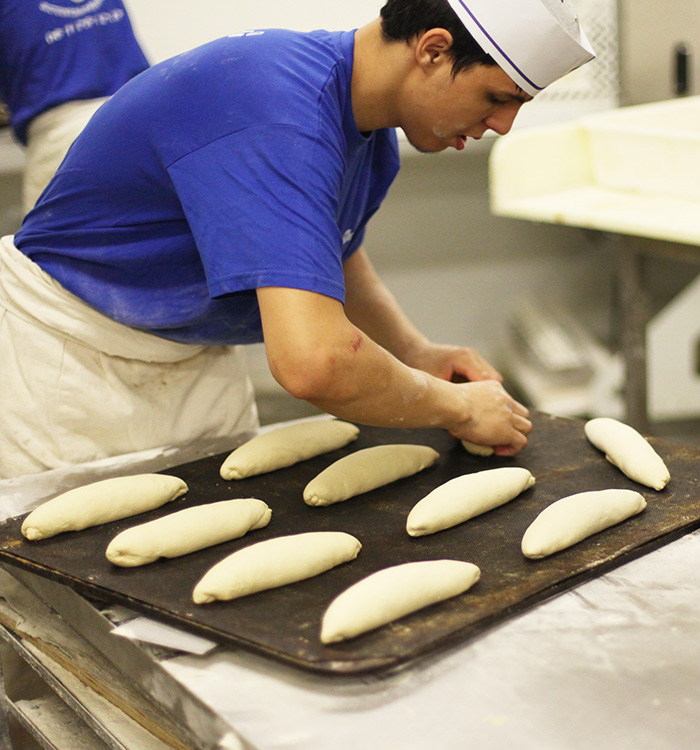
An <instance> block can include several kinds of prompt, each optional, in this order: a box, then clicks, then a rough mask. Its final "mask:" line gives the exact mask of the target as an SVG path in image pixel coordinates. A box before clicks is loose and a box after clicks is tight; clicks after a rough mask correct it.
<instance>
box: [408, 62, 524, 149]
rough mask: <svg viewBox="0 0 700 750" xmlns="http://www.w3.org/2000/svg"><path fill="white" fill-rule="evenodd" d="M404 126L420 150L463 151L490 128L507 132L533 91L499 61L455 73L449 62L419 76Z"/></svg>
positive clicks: (413, 84) (409, 95) (409, 101)
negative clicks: (517, 81)
mask: <svg viewBox="0 0 700 750" xmlns="http://www.w3.org/2000/svg"><path fill="white" fill-rule="evenodd" d="M406 93H407V96H406V98H405V104H406V106H405V107H404V110H403V117H402V123H401V127H402V129H403V131H404V132H405V134H406V137H407V138H408V141H409V143H410V144H411V145H412V146H413V147H414V148H416V149H418V150H419V151H423V152H427V153H429V152H438V151H444V150H445V149H446V148H450V147H452V148H455V149H457V150H458V151H461V150H462V149H463V148H464V147H465V145H466V143H467V139H468V138H474V139H476V140H478V139H479V138H481V137H482V136H483V135H484V133H485V132H486V131H487V130H493V131H494V132H496V133H498V134H499V135H505V134H506V133H507V132H508V131H509V130H510V128H511V126H512V125H513V121H514V120H515V116H516V115H517V114H518V111H519V110H520V107H521V106H522V105H523V104H524V103H525V102H527V101H529V100H530V99H531V97H530V96H529V95H528V94H526V93H524V92H523V91H522V90H521V89H519V88H518V87H517V86H516V85H515V83H514V82H513V81H512V79H511V78H510V77H509V76H508V75H507V74H506V73H504V72H503V70H502V69H501V68H499V67H498V66H496V65H494V66H487V65H474V66H472V67H471V68H468V69H467V70H463V71H461V72H460V73H458V74H457V76H455V77H454V78H453V77H452V75H451V69H450V68H449V66H444V65H443V66H441V67H440V68H439V69H438V70H436V71H434V72H432V73H431V74H430V75H427V76H423V77H421V78H419V79H417V80H414V81H413V82H412V83H411V85H410V86H409V88H408V89H407V92H406Z"/></svg>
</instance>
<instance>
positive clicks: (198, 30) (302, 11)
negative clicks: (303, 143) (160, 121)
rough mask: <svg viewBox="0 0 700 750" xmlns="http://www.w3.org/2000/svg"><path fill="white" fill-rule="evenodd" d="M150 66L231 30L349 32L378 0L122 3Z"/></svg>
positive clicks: (368, 16) (375, 7) (364, 19)
mask: <svg viewBox="0 0 700 750" xmlns="http://www.w3.org/2000/svg"><path fill="white" fill-rule="evenodd" d="M124 4H125V5H126V6H127V9H128V11H129V15H130V17H131V20H132V23H133V25H134V28H135V31H136V34H137V36H138V38H139V41H140V42H141V44H142V46H143V48H144V50H145V52H146V54H147V55H148V57H149V60H150V61H151V62H158V61H159V60H163V59H165V58H167V57H171V56H172V55H174V54H177V53H178V52H182V51H184V50H186V49H190V48H191V47H195V46H196V45H198V44H203V43H204V42H208V41H211V40H212V39H217V38H218V37H221V36H225V35H226V34H231V33H233V32H235V31H245V30H246V29H255V28H258V29H260V28H288V29H296V30H299V31H310V30H311V29H319V28H326V29H333V30H335V29H353V28H357V27H358V26H362V25H364V24H366V23H368V22H369V21H371V20H372V19H373V18H375V17H376V16H377V15H378V14H379V9H380V7H381V5H382V3H381V0H331V1H330V2H328V0H325V1H322V0H303V1H302V2H289V0H256V1H255V2H245V0H196V2H192V0H125V3H124Z"/></svg>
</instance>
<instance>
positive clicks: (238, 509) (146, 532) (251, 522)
mask: <svg viewBox="0 0 700 750" xmlns="http://www.w3.org/2000/svg"><path fill="white" fill-rule="evenodd" d="M271 517H272V511H271V510H270V508H269V507H268V506H267V504H266V503H264V502H263V501H262V500H258V499H256V498H254V497H249V498H240V499H237V500H222V501H221V502H218V503H207V504H206V505H197V506H196V507H194V508H185V509H184V510H180V511H178V512H177V513H170V514H169V515H167V516H163V518H157V519H156V520H155V521H148V522H147V523H142V524H140V525H139V526H132V527H131V528H130V529H125V530H124V531H122V532H121V533H120V534H117V535H116V536H115V537H114V539H112V541H111V542H110V543H109V545H108V547H107V551H106V553H105V554H106V556H107V559H108V560H109V561H110V562H113V563H114V564H115V565H120V566H121V567H125V568H131V567H135V566H137V565H146V564H147V563H152V562H154V561H155V560H157V559H158V558H159V557H179V556H180V555H186V554H188V553H190V552H195V551H197V550H200V549H204V548H205V547H211V546H213V545H215V544H221V542H227V541H229V540H230V539H237V538H238V537H241V536H243V535H244V534H247V533H248V532H249V531H253V530H254V529H262V528H263V527H264V526H267V524H268V523H270V518H271Z"/></svg>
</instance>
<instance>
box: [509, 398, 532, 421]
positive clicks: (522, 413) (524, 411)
mask: <svg viewBox="0 0 700 750" xmlns="http://www.w3.org/2000/svg"><path fill="white" fill-rule="evenodd" d="M513 414H517V415H518V416H519V417H525V418H526V419H527V418H528V417H529V416H530V410H529V409H528V408H527V406H523V405H522V404H521V403H519V402H518V401H513Z"/></svg>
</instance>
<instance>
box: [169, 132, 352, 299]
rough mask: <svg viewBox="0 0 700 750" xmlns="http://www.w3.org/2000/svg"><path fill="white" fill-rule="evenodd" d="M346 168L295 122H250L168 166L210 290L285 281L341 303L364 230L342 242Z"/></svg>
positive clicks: (214, 292) (220, 291) (215, 294)
mask: <svg viewBox="0 0 700 750" xmlns="http://www.w3.org/2000/svg"><path fill="white" fill-rule="evenodd" d="M342 169H343V158H342V156H341V154H340V153H339V150H338V149H337V148H333V147H331V146H329V145H328V144H327V143H324V142H323V140H322V139H319V138H318V137H316V136H315V135H314V134H313V133H311V132H308V131H304V130H302V129H300V128H298V127H296V126H290V125H265V126H260V127H249V128H246V129H244V130H241V131H239V132H236V133H234V134H231V135H228V136H225V137H223V138H220V139H218V140H216V141H214V142H212V143H209V144H207V145H206V146H204V147H202V148H199V149H197V150H196V151H194V152H192V153H190V154H188V155H186V156H184V157H181V158H180V159H179V160H178V161H177V162H176V163H175V164H173V165H171V166H170V167H169V169H168V172H169V174H170V176H171V179H172V180H173V183H174V185H175V188H176V190H177V193H178V196H179V198H180V200H181V202H182V206H183V209H184V211H185V215H186V217H187V221H188V223H189V225H190V227H191V230H192V233H193V235H194V237H195V241H196V245H197V248H198V250H199V253H200V257H201V259H202V263H203V266H204V269H205V274H206V279H207V284H208V287H209V292H210V294H211V296H212V297H219V296H222V295H225V294H229V293H231V292H237V291H241V290H246V289H257V288H259V287H265V286H284V287H293V288H299V289H305V290H309V291H315V292H319V293H321V294H325V295H328V296H331V297H334V298H336V299H339V300H340V301H343V300H344V293H345V291H344V283H343V268H342V263H343V260H344V259H345V258H346V257H347V256H348V255H349V254H350V253H351V252H352V251H354V250H355V249H356V248H357V246H358V244H359V243H360V242H361V239H362V233H363V232H362V231H360V232H357V233H356V235H355V236H354V237H353V240H352V242H350V243H346V244H345V246H344V245H343V237H342V236H341V232H340V229H339V228H338V225H337V218H336V213H337V211H338V194H339V192H340V191H339V184H340V182H341V181H342ZM232 227H235V234H234V233H233V232H232Z"/></svg>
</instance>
